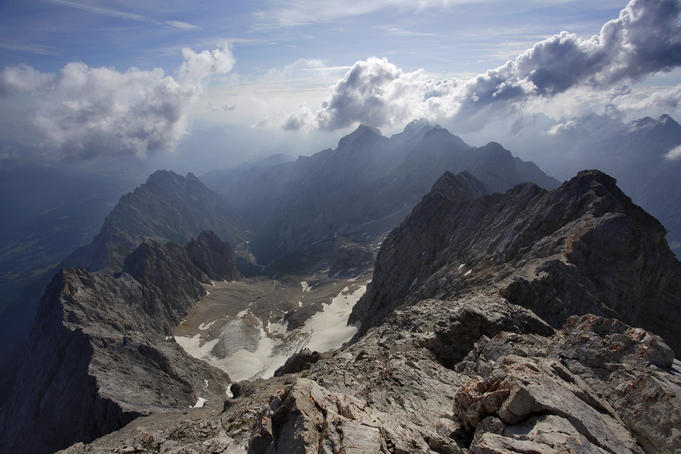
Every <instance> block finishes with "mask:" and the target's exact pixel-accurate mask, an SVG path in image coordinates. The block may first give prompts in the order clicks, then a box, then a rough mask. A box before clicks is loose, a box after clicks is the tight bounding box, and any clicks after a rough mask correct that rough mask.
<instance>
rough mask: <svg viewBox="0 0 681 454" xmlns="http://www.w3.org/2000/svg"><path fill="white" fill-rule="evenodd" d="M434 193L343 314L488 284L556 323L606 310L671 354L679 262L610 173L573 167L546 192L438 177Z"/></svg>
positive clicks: (378, 314)
mask: <svg viewBox="0 0 681 454" xmlns="http://www.w3.org/2000/svg"><path fill="white" fill-rule="evenodd" d="M468 179H469V178H468ZM456 180H457V181H458V182H459V183H461V184H464V185H465V180H464V179H463V178H457V179H456ZM443 187H444V188H450V187H451V188H452V193H455V194H458V196H455V197H451V196H448V195H447V194H446V193H447V191H448V189H442V188H443ZM434 189H436V190H434V191H433V192H431V193H430V194H428V195H427V196H425V197H424V198H423V200H422V202H421V203H420V204H419V205H418V206H417V207H415V208H414V211H413V212H412V214H411V215H410V216H409V218H407V219H406V220H405V221H404V222H403V223H402V224H401V225H400V226H399V227H398V228H397V229H395V230H393V232H392V233H391V234H390V235H389V236H388V238H387V239H386V240H385V242H384V243H383V245H382V247H381V250H380V252H379V255H378V257H377V261H376V266H375V269H374V278H373V282H372V284H371V285H370V286H369V287H368V288H367V293H366V295H365V296H364V297H363V298H362V300H360V302H359V303H358V304H357V305H356V306H355V309H354V310H353V314H352V315H351V318H350V321H351V322H357V321H358V322H361V324H362V327H363V328H362V330H364V331H365V330H366V329H367V328H368V327H370V326H372V325H375V324H377V323H380V321H381V320H382V318H383V317H384V316H385V315H386V314H389V313H390V312H391V311H392V310H393V309H394V308H395V307H397V306H399V305H401V304H413V303H415V302H417V301H419V300H420V299H423V298H439V299H454V298H457V297H458V296H461V295H465V294H466V293H468V292H470V291H471V290H473V289H475V288H480V287H488V288H492V289H494V290H495V291H497V292H498V293H499V294H500V295H502V296H503V297H504V298H506V299H507V300H508V301H509V302H511V303H514V304H518V305H521V306H524V307H527V308H529V309H531V310H532V311H534V312H535V313H536V314H537V315H538V316H540V317H541V318H542V319H543V320H545V321H547V322H548V323H549V324H551V325H552V326H554V327H555V328H558V327H560V326H562V324H563V323H564V322H565V321H566V319H567V317H569V316H570V315H573V314H587V313H592V314H596V315H601V316H607V317H615V318H617V319H619V320H622V321H624V322H626V323H629V324H632V325H634V326H641V327H644V328H646V329H649V330H651V331H652V332H654V333H656V334H658V335H660V336H662V337H663V338H664V339H665V341H666V342H668V343H669V345H670V346H672V348H674V350H675V351H676V352H677V354H679V353H681V337H680V335H679V332H678V329H677V327H678V321H679V320H681V263H679V261H678V260H677V259H676V258H675V257H674V255H673V254H672V253H671V252H670V251H669V247H668V245H667V242H666V240H665V233H666V232H665V230H664V228H663V227H662V225H661V224H660V223H659V222H658V221H657V220H656V219H655V218H653V217H652V216H650V215H648V214H647V213H646V212H644V211H643V210H642V209H641V208H640V207H638V206H636V205H634V204H633V203H632V202H631V200H630V199H629V198H628V197H627V196H626V195H625V194H624V193H623V192H622V191H621V190H620V189H619V188H618V187H617V185H616V182H615V180H614V179H613V178H611V177H609V176H607V175H605V174H603V173H601V172H598V171H583V172H580V173H579V174H578V175H577V176H576V177H574V178H572V179H571V180H569V181H567V182H565V183H564V184H563V185H561V186H560V187H558V188H556V189H555V190H552V191H547V190H544V189H541V188H539V187H538V186H536V185H533V184H522V185H519V186H516V187H515V188H513V189H511V190H510V191H508V192H506V193H505V194H491V195H487V196H483V197H475V196H474V194H472V193H471V192H470V191H469V192H466V191H465V190H464V191H462V190H461V189H458V192H457V189H456V187H455V186H454V184H453V183H451V176H448V175H445V176H443V178H441V179H440V180H439V181H438V182H437V183H436V184H435V185H434ZM360 334H361V332H360Z"/></svg>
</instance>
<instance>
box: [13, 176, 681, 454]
mask: <svg viewBox="0 0 681 454" xmlns="http://www.w3.org/2000/svg"><path fill="white" fill-rule="evenodd" d="M432 189H433V190H432V191H431V192H430V193H429V194H427V195H426V196H425V197H424V198H423V199H422V201H421V202H420V203H419V204H418V205H417V206H416V207H415V208H414V210H413V211H412V213H411V214H410V215H409V216H408V217H407V219H406V220H405V221H404V222H403V223H402V224H401V225H400V226H399V227H398V228H397V229H395V230H393V232H392V233H391V234H390V235H389V236H388V238H387V239H386V240H385V241H384V243H383V245H382V246H381V250H380V252H379V254H378V258H377V262H376V266H375V271H374V276H373V280H372V283H371V286H370V288H369V289H368V290H367V293H366V295H365V297H364V298H363V299H362V300H361V301H360V302H359V303H358V304H357V306H356V307H355V311H354V312H353V318H352V320H354V321H356V322H359V323H361V326H360V331H359V332H358V335H357V336H356V337H355V339H354V340H353V341H352V342H351V343H349V344H348V345H345V346H343V347H342V348H340V349H338V350H335V351H331V352H328V353H325V354H322V355H315V354H314V353H312V352H309V351H304V352H301V354H300V355H298V356H297V357H294V358H293V359H292V360H291V361H288V362H287V364H286V366H285V367H283V368H282V369H280V370H279V371H278V373H277V375H282V376H281V377H273V378H271V379H268V380H255V381H252V382H248V383H238V384H236V386H234V387H233V388H232V390H233V392H234V397H233V398H228V399H227V400H226V402H225V404H224V405H223V406H220V407H219V408H216V409H213V410H207V411H205V412H199V411H196V412H192V413H191V415H183V414H181V413H180V412H177V413H175V414H174V417H172V418H168V417H163V415H162V414H154V415H151V416H149V417H147V418H140V419H137V420H135V421H133V422H131V423H130V424H129V425H128V426H127V427H126V428H125V429H124V430H123V431H119V432H116V433H112V434H110V435H108V436H105V437H102V438H100V439H98V440H96V441H94V442H93V443H92V444H89V445H83V444H78V445H74V446H72V447H71V448H69V449H68V450H67V451H66V452H67V453H68V454H80V453H96V452H122V451H123V450H126V449H128V450H132V451H134V450H138V451H140V452H165V451H171V450H175V451H179V452H183V451H190V450H192V449H193V450H195V451H197V452H243V451H244V450H247V451H248V452H249V453H250V454H270V453H310V454H312V453H319V452H328V453H348V452H350V453H353V452H355V453H391V452H402V453H433V452H436V453H452V454H465V453H471V454H478V453H493V454H502V453H527V452H536V453H552V452H579V453H634V454H642V453H675V452H679V450H681V437H680V436H679V435H680V433H679V427H681V379H680V378H679V377H681V363H680V362H679V361H678V360H677V359H675V356H676V357H678V356H679V354H678V351H679V337H678V333H677V331H676V330H674V327H678V326H679V323H680V322H681V314H680V312H679V311H680V308H681V301H680V298H681V296H680V295H681V293H680V292H679V285H681V278H680V277H681V263H680V262H678V261H677V260H676V259H675V257H674V256H673V254H672V253H671V252H670V250H669V248H668V246H667V243H666V241H665V238H664V234H665V231H664V229H663V228H662V226H661V225H660V224H659V223H658V222H657V221H656V220H655V219H654V218H653V217H651V216H650V215H648V214H647V213H645V212H644V211H643V210H642V209H640V208H639V207H637V206H636V205H634V204H633V203H631V200H630V199H629V198H628V197H627V196H625V195H624V194H623V193H622V192H621V191H620V190H619V189H618V187H617V186H616V184H615V180H614V179H612V178H611V177H609V176H607V175H605V174H603V173H601V172H598V171H585V172H581V173H580V174H579V175H577V176H576V177H574V178H572V179H571V180H569V181H567V182H566V183H564V184H563V185H561V186H560V187H558V188H556V189H554V190H552V191H547V190H544V189H541V188H539V187H538V186H536V185H534V184H522V185H518V186H516V187H514V188H512V189H510V190H509V191H507V192H505V193H504V194H490V193H489V189H488V188H487V187H486V186H485V184H484V183H483V182H481V181H479V180H477V179H476V178H475V177H474V176H473V175H472V174H469V173H463V174H459V175H454V174H451V173H445V174H444V175H443V176H442V177H441V178H440V179H439V180H438V181H437V182H436V183H435V185H434V186H433V188H432ZM75 294H76V295H78V294H79V292H76V293H75ZM70 295H73V293H71V294H70ZM71 297H72V298H73V296H71ZM644 328H645V329H644ZM646 329H647V331H646ZM43 342H46V341H43ZM670 346H671V347H670ZM672 348H674V349H676V350H677V354H676V355H675V353H674V350H673V349H672ZM179 367H180V366H178V369H179ZM188 381H189V380H188ZM133 385H134V383H133ZM131 389H133V388H131ZM27 398H28V399H29V400H31V401H32V402H33V405H35V402H36V400H37V399H38V397H35V396H27ZM24 400H25V399H24V398H22V397H20V396H17V401H21V402H23V401H24ZM15 414H22V415H23V416H22V417H26V415H27V414H31V413H30V412H27V411H24V412H23V413H15ZM33 414H35V413H33Z"/></svg>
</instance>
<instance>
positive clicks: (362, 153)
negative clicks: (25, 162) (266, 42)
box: [202, 120, 559, 272]
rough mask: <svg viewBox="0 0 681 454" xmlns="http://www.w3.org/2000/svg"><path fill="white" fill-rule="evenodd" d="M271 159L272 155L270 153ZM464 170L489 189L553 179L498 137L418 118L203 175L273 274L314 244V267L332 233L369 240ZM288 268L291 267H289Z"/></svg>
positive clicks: (554, 182)
mask: <svg viewBox="0 0 681 454" xmlns="http://www.w3.org/2000/svg"><path fill="white" fill-rule="evenodd" d="M275 162H276V161H275ZM447 170H449V171H451V172H461V171H463V170H468V171H469V172H471V173H472V174H473V175H475V176H476V177H477V178H479V179H480V180H481V181H482V182H484V183H485V184H486V185H487V186H488V187H489V188H490V190H492V191H505V190H507V189H509V188H510V187H512V186H513V185H515V184H518V183H521V182H524V181H530V182H533V183H536V184H539V185H540V186H542V187H546V188H552V187H556V186H557V185H558V184H559V182H558V181H557V180H555V179H554V178H551V177H549V176H547V175H546V174H544V173H543V172H542V171H541V170H540V169H539V168H538V167H537V166H536V165H534V164H533V163H531V162H525V161H522V160H520V159H518V158H516V157H513V156H512V155H511V153H510V152H509V151H508V150H505V149H504V148H503V147H502V146H501V145H499V144H497V143H489V144H487V145H485V146H484V147H472V146H469V145H467V144H466V143H464V142H463V140H461V139H460V138H459V137H457V136H455V135H453V134H451V133H450V132H449V131H447V130H446V129H444V128H441V127H439V126H434V125H430V124H429V123H428V122H425V121H423V120H421V121H414V122H412V123H410V124H409V125H407V126H406V127H405V129H404V131H403V132H401V133H399V134H395V135H393V136H392V137H390V138H387V137H384V136H382V135H381V134H380V132H379V131H378V130H377V129H375V128H371V127H367V126H359V127H358V128H357V129H356V130H355V131H354V132H352V133H351V134H349V135H347V136H345V137H343V138H342V139H341V140H340V141H339V142H338V147H337V148H336V149H333V150H332V149H327V150H323V151H320V152H319V153H316V154H314V155H312V156H309V157H305V156H301V157H299V158H298V159H297V160H295V161H290V162H283V163H276V164H272V165H262V164H261V165H257V166H252V167H249V168H239V169H235V170H227V171H215V172H211V173H208V174H206V175H204V176H202V180H203V181H204V182H205V183H206V185H207V186H208V187H210V188H212V189H213V190H215V191H216V192H218V193H220V194H222V195H223V196H224V197H225V198H226V199H227V201H228V202H229V203H230V205H231V206H232V207H234V209H235V211H236V212H237V213H238V214H239V215H240V216H241V217H242V218H243V219H244V221H245V222H246V223H247V224H248V225H249V226H251V229H252V231H253V237H252V240H251V249H252V251H253V253H254V254H255V256H256V257H257V260H258V262H259V263H261V264H263V265H266V266H269V267H270V268H271V269H272V270H274V272H276V270H277V269H278V268H281V266H280V265H279V264H280V263H282V262H283V263H287V264H289V263H290V260H287V259H289V258H290V256H291V255H293V256H299V255H301V253H302V252H303V251H309V250H310V249H313V248H316V249H318V251H319V252H317V253H315V254H312V259H311V261H308V262H304V263H303V264H302V266H301V267H302V268H303V269H304V268H305V267H310V266H313V265H314V261H319V260H320V259H322V258H323V257H324V256H326V255H328V254H329V250H332V249H333V247H334V244H335V243H334V239H335V238H338V237H348V238H351V239H353V240H359V241H366V240H367V239H368V238H371V237H376V236H380V235H381V234H384V233H385V232H387V231H389V230H390V229H392V228H393V227H395V226H397V225H398V224H399V223H400V222H401V221H402V220H403V219H404V218H405V217H406V215H407V214H408V213H409V212H410V211H411V209H412V208H413V207H414V205H415V204H416V203H418V201H419V199H420V198H421V196H423V195H424V194H425V193H426V192H428V189H429V188H430V186H431V185H432V184H433V182H434V181H435V180H436V179H437V178H438V177H439V176H440V175H441V174H442V173H443V172H445V171H447ZM288 268H290V265H288Z"/></svg>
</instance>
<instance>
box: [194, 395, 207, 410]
mask: <svg viewBox="0 0 681 454" xmlns="http://www.w3.org/2000/svg"><path fill="white" fill-rule="evenodd" d="M205 403H206V399H204V398H203V397H199V399H198V400H197V401H196V403H195V404H194V408H203V405H204V404H205Z"/></svg>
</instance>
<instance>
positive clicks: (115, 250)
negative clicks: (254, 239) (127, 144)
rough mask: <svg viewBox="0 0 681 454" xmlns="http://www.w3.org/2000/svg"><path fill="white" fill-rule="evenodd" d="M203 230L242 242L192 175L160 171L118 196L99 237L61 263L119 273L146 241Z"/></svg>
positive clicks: (222, 206)
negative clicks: (131, 254) (129, 257)
mask: <svg viewBox="0 0 681 454" xmlns="http://www.w3.org/2000/svg"><path fill="white" fill-rule="evenodd" d="M202 230H211V231H213V232H215V233H216V234H217V235H218V236H219V237H220V238H222V239H224V240H226V241H228V242H230V243H231V244H233V245H236V244H237V243H239V242H241V241H243V239H244V238H245V230H244V227H242V225H241V224H240V223H239V222H238V221H237V218H236V216H235V215H234V214H233V212H232V210H231V208H230V207H229V205H228V204H227V203H226V202H225V200H224V199H223V198H222V197H221V196H219V195H218V194H216V193H214V192H213V191H211V190H210V189H208V188H207V187H206V186H204V185H203V183H201V181H199V179H198V178H196V177H195V176H194V175H193V174H191V173H189V174H187V175H186V176H184V177H183V176H181V175H178V174H176V173H174V172H171V171H167V170H158V171H156V172H154V173H153V174H151V175H150V176H149V178H148V179H147V181H146V183H144V184H143V185H141V186H140V187H138V188H137V189H135V190H134V191H133V192H131V193H128V194H126V195H124V196H123V197H121V199H120V201H119V202H118V204H117V205H116V206H115V207H114V209H113V210H112V211H111V213H110V214H109V215H108V216H107V217H106V220H105V221H104V225H103V226H102V228H101V230H100V231H99V234H98V235H97V236H96V237H95V238H94V239H93V240H92V242H91V243H90V244H89V245H87V246H84V247H82V248H80V249H78V250H77V251H75V252H74V253H73V254H71V255H70V256H69V257H67V258H66V260H65V261H64V265H78V266H82V267H84V268H86V269H88V270H91V271H97V270H101V269H104V268H106V267H112V268H113V269H117V268H120V267H121V266H122V264H123V259H124V258H125V257H126V256H127V255H128V254H129V253H130V252H131V251H132V250H133V249H134V248H135V247H137V245H138V244H140V243H141V242H142V241H143V239H144V238H153V239H155V240H157V241H161V242H166V241H172V242H175V243H180V244H182V243H185V242H186V241H188V240H189V239H190V238H192V237H194V236H196V235H198V234H199V232H201V231H202Z"/></svg>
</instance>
